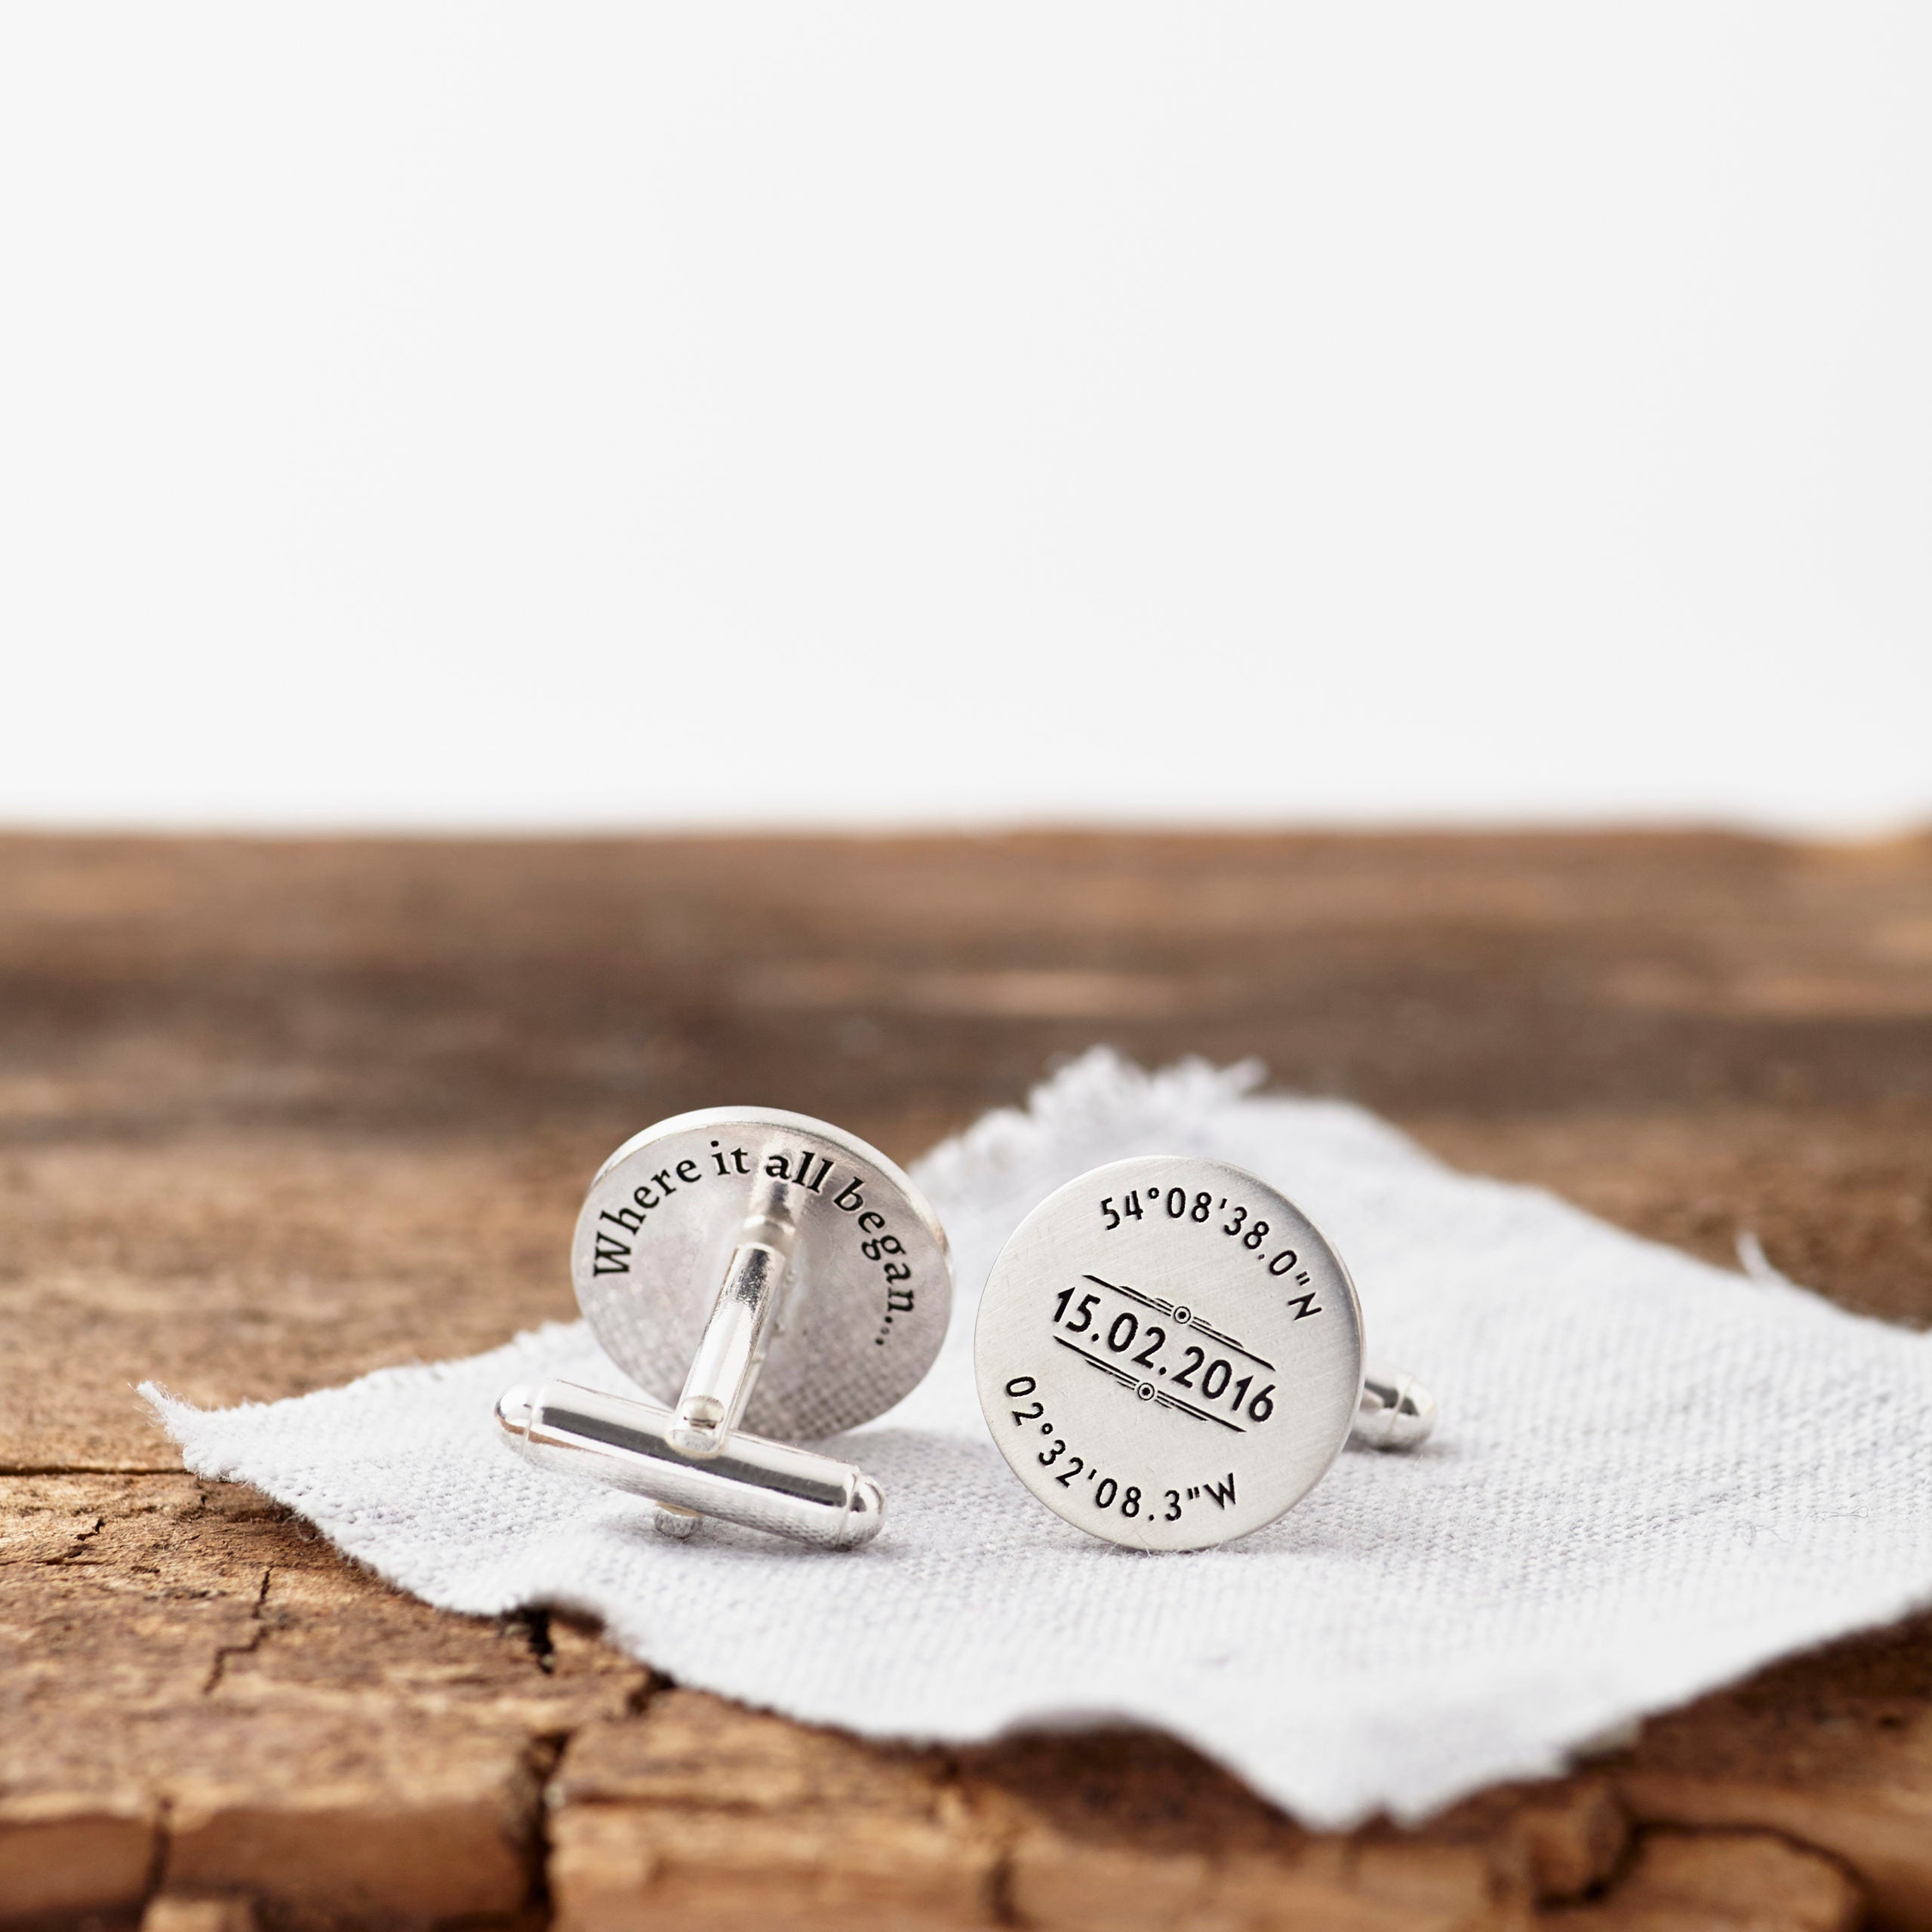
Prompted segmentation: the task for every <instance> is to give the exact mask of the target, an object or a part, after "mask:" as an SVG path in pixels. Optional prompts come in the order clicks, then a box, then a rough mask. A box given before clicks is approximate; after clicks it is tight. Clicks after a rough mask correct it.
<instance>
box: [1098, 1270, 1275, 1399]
mask: <svg viewBox="0 0 1932 1932" xmlns="http://www.w3.org/2000/svg"><path fill="white" fill-rule="evenodd" d="M1087 1278H1088V1281H1091V1282H1092V1283H1093V1284H1094V1286H1095V1287H1101V1288H1111V1289H1112V1291H1113V1292H1114V1293H1115V1294H1117V1295H1124V1296H1126V1297H1127V1298H1128V1300H1129V1301H1137V1302H1138V1303H1140V1306H1142V1307H1143V1308H1158V1309H1159V1310H1160V1311H1161V1313H1162V1314H1163V1315H1172V1314H1173V1313H1174V1303H1172V1302H1171V1301H1162V1300H1160V1299H1159V1298H1158V1297H1156V1296H1154V1295H1143V1294H1142V1293H1141V1292H1140V1290H1139V1289H1138V1288H1130V1287H1125V1286H1124V1285H1123V1284H1121V1282H1118V1281H1102V1280H1101V1279H1100V1276H1099V1275H1088V1277H1087ZM1187 1325H1188V1326H1189V1327H1190V1328H1198V1329H1199V1330H1200V1331H1201V1334H1204V1335H1211V1336H1212V1337H1214V1340H1216V1341H1217V1342H1219V1343H1220V1345H1221V1346H1222V1347H1223V1348H1224V1349H1233V1350H1234V1352H1235V1354H1236V1355H1245V1356H1246V1357H1247V1359H1248V1360H1249V1361H1253V1362H1259V1363H1260V1364H1261V1366H1262V1367H1263V1368H1265V1369H1266V1370H1267V1371H1268V1372H1269V1374H1270V1375H1272V1374H1274V1373H1275V1364H1273V1363H1272V1361H1269V1360H1268V1358H1266V1356H1265V1355H1257V1354H1256V1353H1255V1352H1254V1350H1253V1349H1244V1348H1243V1347H1242V1346H1241V1344H1240V1343H1238V1342H1237V1341H1236V1340H1235V1338H1234V1337H1232V1335H1224V1334H1222V1333H1221V1331H1220V1329H1218V1328H1211V1327H1208V1325H1207V1323H1206V1322H1204V1321H1202V1320H1201V1318H1200V1316H1199V1315H1190V1316H1189V1318H1188V1323H1187ZM1181 1406H1182V1407H1183V1408H1185V1407H1186V1404H1185V1403H1183V1404H1182V1405H1181ZM1212 1420H1215V1421H1219V1420H1220V1417H1214V1418H1212ZM1242 1433H1243V1434H1244V1435H1245V1434H1246V1433H1247V1432H1246V1431H1245V1430H1243V1431H1242Z"/></svg>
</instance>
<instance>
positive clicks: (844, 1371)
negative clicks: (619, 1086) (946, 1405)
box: [571, 1107, 952, 1441]
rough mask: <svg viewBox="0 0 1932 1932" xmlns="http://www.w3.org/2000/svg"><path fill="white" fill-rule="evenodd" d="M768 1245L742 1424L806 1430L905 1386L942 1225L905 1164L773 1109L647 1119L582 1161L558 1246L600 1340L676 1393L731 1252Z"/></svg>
mask: <svg viewBox="0 0 1932 1932" xmlns="http://www.w3.org/2000/svg"><path fill="white" fill-rule="evenodd" d="M748 1242H749V1243H751V1244H755V1245H761V1246H764V1247H768V1248H769V1249H771V1251H772V1253H773V1254H774V1257H783V1267H782V1269H774V1272H780V1273H782V1276H783V1279H782V1280H781V1281H779V1282H778V1283H777V1284H776V1286H775V1289H774V1292H773V1293H772V1294H771V1296H770V1297H769V1298H768V1307H767V1309H766V1311H765V1313H764V1320H765V1321H766V1323H767V1324H768V1326H767V1327H766V1329H765V1331H764V1337H763V1340H762V1346H761V1348H760V1349H759V1351H758V1352H759V1355H760V1357H761V1360H760V1364H759V1366H758V1368H757V1369H756V1371H755V1376H754V1377H753V1378H752V1386H750V1387H749V1390H748V1392H747V1394H746V1398H745V1399H744V1407H743V1416H742V1418H741V1420H742V1421H743V1426H745V1427H746V1429H750V1430H752V1432H754V1433H755V1434H757V1435H770V1436H776V1437H777V1438H780V1439H781V1440H783V1441H816V1440H817V1439H818V1438H820V1437H822V1436H826V1435H837V1434H838V1432H840V1431H841V1430H843V1429H854V1428H857V1426H858V1425H859V1424H860V1423H863V1422H869V1421H871V1420H872V1418H873V1417H875V1416H876V1415H879V1414H882V1413H883V1412H884V1411H886V1410H887V1409H889V1408H890V1407H891V1406H892V1405H893V1404H894V1402H896V1401H898V1400H899V1399H900V1397H901V1396H903V1395H907V1394H909V1393H910V1392H911V1391H912V1389H913V1388H914V1387H915V1386H916V1385H917V1384H918V1382H919V1380H921V1377H924V1374H925V1372H926V1371H927V1370H928V1369H929V1368H930V1367H931V1366H932V1363H933V1358H934V1356H935V1355H937V1353H938V1352H939V1346H940V1343H941V1342H942V1341H943V1340H944V1339H945V1337H946V1319H947V1317H948V1315H949V1313H950V1312H951V1309H952V1263H951V1260H950V1258H949V1255H948V1253H947V1250H946V1235H945V1233H944V1232H943V1230H942V1229H941V1228H940V1224H939V1222H938V1220H937V1217H935V1216H934V1214H933V1211H932V1210H931V1207H928V1205H927V1204H926V1202H925V1201H924V1198H923V1197H922V1196H921V1195H920V1193H919V1191H918V1189H917V1188H915V1186H913V1185H912V1181H911V1180H909V1178H908V1177H907V1176H906V1174H903V1173H902V1172H901V1171H900V1169H899V1168H897V1167H895V1166H894V1164H893V1163H892V1162H891V1161H889V1160H888V1159H887V1158H886V1157H885V1156H884V1155H883V1154H881V1153H880V1152H878V1149H876V1148H873V1147H869V1146H867V1145H866V1143H865V1142H863V1140H860V1139H858V1138H857V1136H856V1135H853V1134H847V1133H845V1132H844V1131H842V1130H841V1129H840V1128H835V1127H833V1126H831V1125H829V1124H827V1123H826V1121H820V1120H813V1119H811V1118H809V1117H808V1115H804V1114H794V1113H786V1112H780V1111H779V1110H778V1109H747V1108H739V1107H714V1108H707V1109H704V1110H703V1111H702V1112H697V1113H688V1114H679V1115H676V1116H675V1118H672V1119H670V1120H666V1121H660V1122H659V1123H658V1124H657V1126H655V1127H652V1128H646V1129H645V1131H644V1132H643V1133H641V1134H638V1135H636V1136H635V1137H633V1138H632V1139H631V1140H627V1141H626V1142H625V1143H624V1144H623V1146H621V1147H620V1148H619V1149H617V1152H615V1153H614V1154H613V1155H611V1158H609V1159H608V1161H605V1163H604V1164H603V1166H602V1167H601V1168H599V1169H598V1171H597V1174H596V1177H595V1179H594V1180H592V1182H591V1183H590V1191H589V1194H588V1195H586V1197H585V1199H584V1203H583V1211H582V1212H581V1213H580V1214H579V1215H578V1217H577V1233H576V1237H575V1238H574V1240H573V1241H572V1242H571V1279H572V1281H574V1284H576V1287H577V1302H578V1304H579V1306H580V1307H581V1308H582V1309H583V1312H584V1314H585V1315H586V1318H588V1319H589V1323H590V1326H591V1328H592V1331H593V1332H594V1333H595V1335H596V1337H597V1339H598V1341H599V1342H600V1343H602V1344H603V1346H604V1351H605V1353H606V1354H607V1355H609V1356H610V1358H611V1360H612V1361H614V1362H615V1363H616V1364H617V1366H618V1367H620V1368H621V1369H622V1370H623V1371H624V1373H625V1374H626V1375H628V1376H629V1377H631V1378H632V1380H633V1381H635V1382H636V1383H638V1386H640V1387H641V1388H643V1389H645V1390H647V1391H648V1392H649V1393H650V1394H651V1395H654V1396H656V1397H657V1398H658V1400H659V1401H663V1402H667V1403H675V1402H677V1401H678V1398H679V1397H680V1395H681V1392H682V1391H683V1389H684V1387H685V1382H686V1380H687V1377H688V1376H689V1374H691V1371H692V1368H693V1366H694V1363H695V1362H696V1361H697V1356H698V1353H699V1350H700V1345H701V1344H702V1343H703V1341H704V1340H705V1337H706V1329H707V1327H708V1326H709V1324H710V1323H711V1321H712V1315H713V1312H714V1310H715V1308H716V1306H717V1305H718V1299H719V1294H718V1291H719V1284H720V1283H721V1281H724V1277H725V1275H726V1272H727V1270H728V1267H729V1266H730V1263H731V1260H732V1257H733V1255H734V1253H735V1252H736V1251H738V1250H739V1249H740V1248H741V1247H743V1246H745V1245H746V1244H747V1243H748Z"/></svg>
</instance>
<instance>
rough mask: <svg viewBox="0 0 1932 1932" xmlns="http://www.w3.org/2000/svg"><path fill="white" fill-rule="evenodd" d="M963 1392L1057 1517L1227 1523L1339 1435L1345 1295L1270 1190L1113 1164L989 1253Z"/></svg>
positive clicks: (1123, 1526) (1068, 1190) (1344, 1416)
mask: <svg viewBox="0 0 1932 1932" xmlns="http://www.w3.org/2000/svg"><path fill="white" fill-rule="evenodd" d="M974 1366H975V1373H976V1376H977V1382H978V1385H979V1392H980V1407H981V1408H982V1409H983V1411H984V1412H985V1414H986V1424H987V1426H988V1427H989V1429H991V1430H992V1435H993V1440H994V1441H995V1442H996V1443H997V1444H998V1445H999V1449H1000V1453H1001V1454H1002V1455H1004V1457H1005V1458H1006V1460H1007V1461H1008V1463H1009V1464H1010V1465H1011V1467H1012V1469H1013V1472H1014V1474H1015V1475H1017V1476H1018V1477H1019V1478H1020V1481H1022V1482H1023V1483H1024V1484H1026V1487H1027V1488H1028V1489H1029V1490H1031V1491H1032V1493H1033V1494H1034V1495H1035V1496H1036V1497H1038V1498H1039V1500H1041V1502H1042V1503H1045V1504H1046V1505H1047V1506H1048V1508H1049V1509H1052V1510H1053V1511H1054V1512H1055V1513H1056V1514H1057V1515H1060V1516H1063V1517H1064V1518H1066V1520H1067V1521H1069V1523H1072V1524H1075V1526H1076V1527H1078V1528H1081V1529H1083V1530H1086V1531H1089V1532H1091V1534H1093V1535H1094V1536H1097V1537H1105V1538H1106V1539H1108V1540H1109V1541H1111V1542H1114V1543H1124V1544H1127V1545H1128V1546H1131V1547H1132V1548H1135V1549H1203V1548H1205V1547H1207V1546H1209V1545H1211V1544H1214V1543H1226V1542H1227V1541H1228V1540H1229V1539H1230V1538H1231V1537H1238V1536H1244V1535H1246V1534H1247V1533H1248V1532H1249V1531H1253V1530H1257V1529H1259V1528H1260V1527H1261V1526H1262V1525H1263V1524H1265V1523H1269V1522H1272V1521H1273V1520H1274V1519H1275V1518H1276V1517H1277V1516H1278V1515H1281V1512H1283V1511H1284V1510H1285V1509H1291V1508H1292V1507H1293V1506H1294V1504H1295V1503H1297V1502H1299V1501H1300V1500H1301V1498H1302V1497H1303V1496H1305V1495H1306V1494H1307V1493H1308V1491H1309V1490H1310V1489H1311V1488H1312V1487H1314V1485H1315V1484H1316V1483H1317V1482H1318V1481H1320V1480H1321V1477H1322V1475H1324V1473H1325V1472H1326V1471H1327V1469H1328V1466H1329V1465H1330V1464H1331V1463H1333V1462H1334V1460H1335V1457H1336V1456H1337V1454H1338V1453H1339V1452H1340V1449H1341V1447H1342V1445H1343V1443H1344V1442H1345V1441H1347V1439H1348V1435H1349V1427H1350V1425H1351V1423H1352V1422H1353V1420H1354V1419H1355V1411H1356V1404H1357V1403H1358V1400H1359V1398H1360V1397H1361V1391H1362V1326H1361V1306H1360V1304H1359V1303H1358V1300H1357V1299H1356V1297H1355V1287H1354V1284H1352V1282H1351V1281H1349V1274H1348V1270H1347V1269H1346V1268H1345V1267H1344V1266H1343V1264H1342V1261H1341V1258H1340V1257H1339V1256H1338V1255H1337V1254H1336V1253H1335V1251H1334V1249H1333V1248H1332V1247H1330V1246H1329V1244H1328V1243H1327V1241H1326V1240H1325V1239H1324V1238H1323V1237H1322V1235H1321V1232H1320V1231H1319V1230H1318V1229H1316V1227H1315V1225H1314V1223H1312V1222H1311V1221H1310V1220H1309V1219H1308V1217H1307V1216H1306V1215H1305V1214H1303V1213H1302V1211H1300V1209H1299V1208H1298V1207H1296V1206H1295V1204H1294V1203H1293V1202H1292V1201H1290V1200H1289V1199H1288V1198H1287V1196H1286V1195H1284V1194H1282V1193H1281V1192H1279V1190H1278V1189H1275V1188H1273V1187H1271V1186H1269V1184H1268V1183H1266V1181H1264V1180H1260V1178H1259V1177H1257V1176H1255V1175H1254V1174H1248V1173H1247V1172H1245V1171H1243V1170H1242V1169H1241V1168H1237V1167H1233V1166H1232V1165H1230V1164H1228V1163H1227V1162H1226V1161H1214V1160H1207V1159H1204V1158H1200V1157H1198V1156H1195V1155H1154V1156H1152V1157H1148V1158H1141V1159H1137V1160H1131V1161H1115V1162H1113V1163H1112V1164H1110V1165H1109V1166H1106V1167H1103V1168H1095V1169H1094V1171H1092V1172H1091V1174H1083V1175H1081V1177H1080V1178H1079V1179H1078V1180H1075V1181H1071V1182H1069V1183H1068V1184H1067V1185H1066V1186H1065V1187H1063V1188H1061V1189H1060V1190H1059V1192H1057V1193H1055V1194H1053V1195H1049V1196H1048V1198H1047V1199H1046V1200H1044V1201H1042V1202H1041V1204H1040V1205H1039V1206H1038V1207H1036V1208H1035V1209H1034V1211H1032V1214H1029V1215H1028V1216H1027V1217H1026V1220H1024V1221H1023V1222H1022V1223H1020V1226H1019V1227H1018V1229H1016V1230H1015V1232H1014V1235H1013V1237H1012V1238H1011V1240H1009V1241H1008V1243H1007V1244H1006V1246H1005V1247H1004V1249H1002V1250H1001V1253H1000V1257H999V1259H998V1261H996V1262H995V1263H994V1265H993V1270H992V1275H991V1277H990V1278H989V1280H988V1281H987V1283H986V1294H985V1297H984V1298H983V1300H982V1301H981V1303H980V1314H979V1321H978V1325H977V1327H976V1329H975V1331H974Z"/></svg>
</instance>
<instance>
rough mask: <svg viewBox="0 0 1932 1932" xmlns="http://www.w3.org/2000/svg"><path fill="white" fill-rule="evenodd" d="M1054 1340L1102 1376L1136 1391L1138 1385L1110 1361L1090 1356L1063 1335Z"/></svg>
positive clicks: (1131, 1377)
mask: <svg viewBox="0 0 1932 1932" xmlns="http://www.w3.org/2000/svg"><path fill="white" fill-rule="evenodd" d="M1054 1340H1055V1341H1056V1342H1057V1343H1059V1344H1060V1346H1061V1347H1062V1348H1063V1349H1072V1350H1073V1352H1074V1353H1075V1355H1078V1357H1079V1358H1080V1359H1081V1361H1084V1362H1088V1363H1091V1364H1092V1365H1093V1366H1094V1367H1095V1368H1097V1369H1098V1370H1099V1371H1100V1373H1101V1374H1103V1375H1111V1376H1112V1377H1113V1379H1114V1380H1115V1381H1116V1382H1118V1383H1120V1384H1121V1386H1123V1387H1124V1388H1128V1389H1139V1388H1140V1383H1139V1382H1138V1381H1137V1380H1136V1379H1135V1378H1134V1377H1133V1376H1131V1375H1130V1374H1128V1372H1127V1371H1126V1370H1125V1369H1124V1368H1116V1367H1115V1366H1114V1365H1113V1364H1112V1362H1110V1361H1102V1360H1101V1359H1100V1357H1099V1356H1098V1355H1089V1354H1088V1352H1087V1351H1086V1350H1085V1349H1083V1348H1080V1347H1078V1346H1075V1344H1074V1343H1072V1342H1069V1340H1067V1339H1066V1337H1065V1336H1064V1335H1056V1336H1055V1337H1054Z"/></svg>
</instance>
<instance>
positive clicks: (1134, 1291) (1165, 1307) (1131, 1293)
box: [1087, 1275, 1174, 1315]
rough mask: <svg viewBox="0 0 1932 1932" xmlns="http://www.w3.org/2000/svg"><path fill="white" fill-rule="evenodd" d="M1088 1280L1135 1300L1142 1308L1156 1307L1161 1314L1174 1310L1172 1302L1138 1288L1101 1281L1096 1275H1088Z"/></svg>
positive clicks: (1098, 1286)
mask: <svg viewBox="0 0 1932 1932" xmlns="http://www.w3.org/2000/svg"><path fill="white" fill-rule="evenodd" d="M1087 1278H1088V1281H1091V1282H1092V1283H1093V1284H1094V1286H1095V1287H1097V1288H1111V1289H1112V1291H1114V1293H1115V1294H1117V1295H1124V1296H1126V1297H1127V1298H1128V1300H1129V1301H1137V1302H1138V1303H1140V1306H1142V1307H1143V1308H1158V1309H1159V1310H1160V1311H1161V1313H1162V1314H1163V1315H1171V1314H1173V1313H1174V1303H1172V1302H1167V1301H1161V1300H1156V1298H1155V1297H1153V1296H1152V1295H1143V1294H1142V1293H1141V1292H1140V1290H1139V1289H1138V1288H1130V1287H1126V1286H1124V1284H1122V1283H1121V1282H1118V1281H1102V1280H1101V1279H1100V1276H1099V1275H1088V1277H1087Z"/></svg>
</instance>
